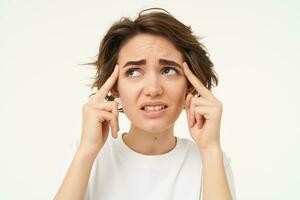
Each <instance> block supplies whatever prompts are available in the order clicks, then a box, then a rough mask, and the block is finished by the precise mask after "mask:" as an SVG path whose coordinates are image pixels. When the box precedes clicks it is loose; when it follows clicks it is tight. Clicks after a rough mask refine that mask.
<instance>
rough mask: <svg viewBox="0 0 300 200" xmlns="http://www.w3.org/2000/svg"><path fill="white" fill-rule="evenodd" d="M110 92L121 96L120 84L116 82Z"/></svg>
mask: <svg viewBox="0 0 300 200" xmlns="http://www.w3.org/2000/svg"><path fill="white" fill-rule="evenodd" d="M110 93H111V94H112V96H113V97H114V98H119V97H120V96H119V91H118V84H115V85H114V86H113V87H112V89H111V90H110Z"/></svg>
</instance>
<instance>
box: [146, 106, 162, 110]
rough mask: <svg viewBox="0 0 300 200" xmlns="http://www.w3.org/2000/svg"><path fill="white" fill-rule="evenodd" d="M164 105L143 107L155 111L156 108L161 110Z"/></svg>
mask: <svg viewBox="0 0 300 200" xmlns="http://www.w3.org/2000/svg"><path fill="white" fill-rule="evenodd" d="M164 108H165V106H145V107H144V109H145V110H146V111H157V110H161V109H164Z"/></svg>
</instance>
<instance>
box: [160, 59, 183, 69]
mask: <svg viewBox="0 0 300 200" xmlns="http://www.w3.org/2000/svg"><path fill="white" fill-rule="evenodd" d="M159 64H161V65H171V66H174V67H179V68H182V67H181V65H179V64H178V63H177V62H175V61H173V60H167V59H159Z"/></svg>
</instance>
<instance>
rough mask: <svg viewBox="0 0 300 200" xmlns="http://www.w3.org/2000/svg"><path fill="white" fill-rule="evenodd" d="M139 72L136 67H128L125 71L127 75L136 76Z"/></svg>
mask: <svg viewBox="0 0 300 200" xmlns="http://www.w3.org/2000/svg"><path fill="white" fill-rule="evenodd" d="M140 74H141V73H140V72H139V69H138V68H130V69H128V70H127V71H126V75H127V76H131V77H136V76H139V75H140Z"/></svg>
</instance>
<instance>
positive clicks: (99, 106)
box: [80, 65, 119, 153]
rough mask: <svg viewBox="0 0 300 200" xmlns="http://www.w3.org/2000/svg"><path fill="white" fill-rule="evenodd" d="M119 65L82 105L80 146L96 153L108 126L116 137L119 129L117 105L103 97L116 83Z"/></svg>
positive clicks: (105, 135)
mask: <svg viewBox="0 0 300 200" xmlns="http://www.w3.org/2000/svg"><path fill="white" fill-rule="evenodd" d="M118 75H119V67H118V65H116V67H115V69H114V71H113V73H112V74H111V76H110V77H109V78H108V79H107V80H106V82H105V83H104V84H103V86H102V87H101V88H100V89H99V91H98V92H97V93H96V94H95V95H94V96H92V97H91V98H90V99H89V101H88V102H87V103H85V104H84V105H83V107H82V114H83V121H82V122H83V124H82V133H81V141H80V147H82V148H83V149H85V150H86V149H87V150H88V151H92V152H94V153H98V152H99V150H100V149H101V148H102V146H103V145H104V143H105V142H106V140H107V137H108V131H109V126H110V127H111V134H112V136H113V137H114V138H117V134H118V131H119V121H118V116H119V112H118V105H117V102H115V101H105V97H106V95H107V94H108V92H109V91H110V90H111V89H112V87H113V86H114V84H115V83H116V81H117V79H118Z"/></svg>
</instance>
